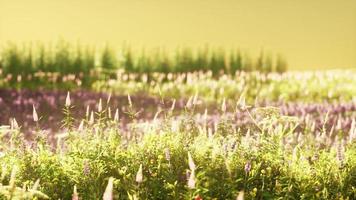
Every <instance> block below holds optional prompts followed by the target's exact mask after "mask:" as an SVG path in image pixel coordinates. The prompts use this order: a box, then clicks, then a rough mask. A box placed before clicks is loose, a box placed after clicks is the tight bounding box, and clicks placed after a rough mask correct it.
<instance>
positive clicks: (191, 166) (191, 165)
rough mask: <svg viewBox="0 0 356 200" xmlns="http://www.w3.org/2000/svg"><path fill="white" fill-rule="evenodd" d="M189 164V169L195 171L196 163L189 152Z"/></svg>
mask: <svg viewBox="0 0 356 200" xmlns="http://www.w3.org/2000/svg"><path fill="white" fill-rule="evenodd" d="M188 164H189V169H190V170H191V171H194V170H195V163H194V160H193V158H192V155H191V154H190V152H188Z"/></svg>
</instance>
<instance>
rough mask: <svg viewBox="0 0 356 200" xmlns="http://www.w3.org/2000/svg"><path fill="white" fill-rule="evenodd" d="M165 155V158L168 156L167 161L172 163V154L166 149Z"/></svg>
mask: <svg viewBox="0 0 356 200" xmlns="http://www.w3.org/2000/svg"><path fill="white" fill-rule="evenodd" d="M164 154H165V156H166V160H167V161H170V160H171V152H170V151H169V149H168V148H166V149H165V150H164Z"/></svg>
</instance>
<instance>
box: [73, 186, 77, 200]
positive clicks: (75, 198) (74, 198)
mask: <svg viewBox="0 0 356 200" xmlns="http://www.w3.org/2000/svg"><path fill="white" fill-rule="evenodd" d="M72 200H79V195H78V191H77V186H76V185H74V188H73V195H72Z"/></svg>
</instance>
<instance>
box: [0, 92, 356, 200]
mask: <svg viewBox="0 0 356 200" xmlns="http://www.w3.org/2000/svg"><path fill="white" fill-rule="evenodd" d="M128 101H129V105H128V107H129V108H128V109H127V112H126V113H123V114H126V115H129V116H130V117H132V116H135V113H137V112H136V111H135V108H134V105H133V103H132V101H131V98H130V96H128ZM197 101H198V96H197V95H196V97H191V98H190V100H189V101H188V102H187V103H186V111H185V115H183V117H182V118H173V117H171V114H170V112H171V111H172V109H168V110H162V111H161V112H163V113H162V116H167V118H165V119H162V120H161V119H158V118H155V119H156V123H153V122H152V123H144V122H140V121H138V120H136V118H135V117H132V121H131V123H133V127H134V128H132V129H129V131H127V130H124V127H121V126H119V124H118V123H117V121H118V120H119V117H118V116H119V111H117V112H116V113H117V117H114V120H112V119H111V117H108V116H109V115H108V114H107V113H103V111H104V110H105V111H108V109H105V108H103V105H102V102H101V101H99V104H98V114H97V115H96V117H94V113H93V112H91V113H93V114H89V113H90V111H89V109H88V114H87V117H86V118H87V119H85V120H84V121H85V123H84V122H83V124H81V125H80V128H78V129H71V130H69V129H66V130H64V134H66V135H68V137H63V138H62V139H61V140H60V141H59V142H58V143H57V146H56V147H57V148H58V147H60V148H61V149H60V151H58V149H56V148H55V146H54V145H53V144H52V143H51V140H49V139H50V138H45V139H46V140H41V141H27V140H25V139H24V138H23V137H19V136H18V135H19V134H21V131H20V132H19V133H17V134H12V133H13V131H14V129H15V127H18V126H15V125H14V124H15V123H14V121H13V123H12V124H13V125H12V127H13V128H11V127H7V128H6V127H4V128H2V129H0V133H1V136H2V137H0V138H1V146H0V147H1V148H0V151H1V152H3V155H2V156H0V163H1V164H2V169H1V174H2V177H3V178H2V183H4V184H8V185H6V186H2V191H3V192H2V193H1V194H2V195H3V197H4V198H10V199H11V198H13V196H11V195H15V193H14V192H13V191H16V193H26V194H27V193H28V192H31V191H35V190H34V189H38V187H37V186H36V187H33V188H32V190H29V189H27V190H26V189H24V190H20V188H17V189H16V187H14V185H15V184H14V183H15V179H14V177H15V175H9V174H8V173H6V172H7V171H11V169H10V167H9V166H16V167H17V168H18V172H17V173H16V174H17V175H16V177H17V178H16V182H18V183H31V182H30V180H37V179H41V191H42V192H43V193H44V194H46V195H48V196H49V197H50V198H53V199H58V198H61V199H78V198H81V199H101V198H104V199H105V200H109V199H110V200H111V199H192V198H195V199H212V198H217V199H236V198H238V199H241V198H245V199H354V198H355V194H356V188H355V185H356V182H355V180H356V179H355V178H354V177H355V175H356V165H355V163H356V143H355V137H354V132H353V131H354V130H355V129H354V128H353V129H352V130H353V131H352V134H350V133H349V131H347V132H343V131H342V130H339V131H340V132H338V134H339V135H338V137H337V138H336V137H334V136H333V135H330V134H329V132H328V131H326V129H325V130H324V132H321V134H322V136H320V135H315V134H314V132H311V131H310V130H308V129H306V130H305V131H303V132H299V131H296V128H295V127H296V125H297V124H298V120H296V119H295V118H290V117H288V116H284V115H282V114H281V113H280V111H279V110H278V109H276V108H273V107H262V108H251V107H249V106H248V105H247V103H246V102H245V101H244V100H243V98H241V101H240V102H239V103H238V106H237V108H236V109H239V110H241V111H243V112H248V113H247V115H248V116H249V117H250V118H251V123H248V124H240V123H237V122H236V121H235V120H234V118H230V116H229V115H227V114H226V113H227V112H228V110H229V106H228V105H227V104H226V102H225V101H223V102H222V105H221V109H220V110H221V114H220V115H223V117H221V120H220V121H218V122H217V124H218V125H219V126H218V125H216V126H217V128H216V129H215V128H212V129H211V128H210V127H209V125H207V121H204V122H203V123H201V122H199V120H198V119H197V118H195V117H194V116H195V115H194V112H195V111H194V106H195V105H196V104H197ZM100 102H101V103H100ZM165 112H166V113H165ZM100 113H101V114H100ZM36 114H37V113H36ZM89 115H90V116H89ZM99 115H101V116H99ZM115 116H116V114H115ZM37 118H38V116H37ZM80 121H81V120H80ZM188 122H189V123H188ZM353 126H354V125H353ZM16 129H17V128H16ZM61 134H62V133H61ZM128 134H131V135H128ZM15 136H16V140H14V138H12V137H15ZM133 136H135V137H133ZM136 136H139V137H136ZM8 141H20V142H17V143H15V144H21V145H17V146H14V145H13V146H12V147H11V145H10V146H9V145H6V144H7V143H8ZM39 142H41V145H38V143H39ZM31 184H32V183H31ZM26 185H30V184H26ZM34 185H38V184H34ZM13 188H15V190H14V189H13ZM25 188H26V187H25ZM73 188H74V191H73ZM241 191H243V192H241ZM33 194H37V193H33ZM41 194H42V193H41ZM9 195H10V196H9ZM36 197H38V198H45V197H46V196H36Z"/></svg>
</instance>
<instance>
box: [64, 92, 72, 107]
mask: <svg viewBox="0 0 356 200" xmlns="http://www.w3.org/2000/svg"><path fill="white" fill-rule="evenodd" d="M70 104H71V102H70V94H69V92H68V93H67V97H66V104H65V106H66V107H69V106H70Z"/></svg>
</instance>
